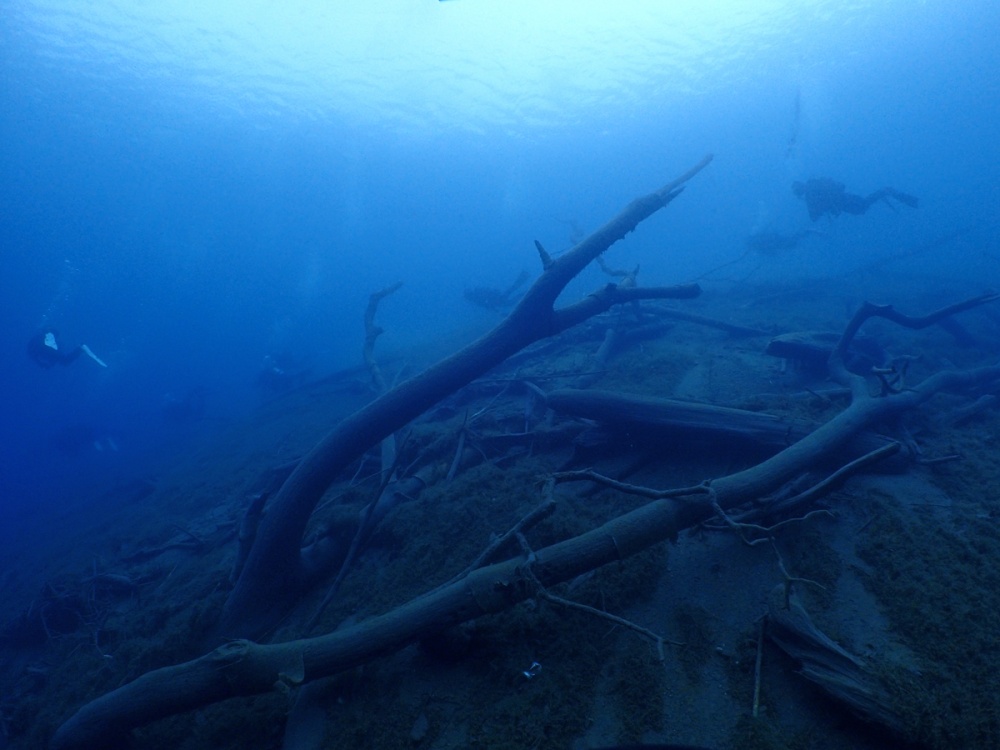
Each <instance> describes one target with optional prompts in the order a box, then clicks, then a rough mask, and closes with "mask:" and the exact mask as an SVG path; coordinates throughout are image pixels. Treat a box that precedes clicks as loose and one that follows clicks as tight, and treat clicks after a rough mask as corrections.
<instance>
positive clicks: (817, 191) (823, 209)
mask: <svg viewBox="0 0 1000 750" xmlns="http://www.w3.org/2000/svg"><path fill="white" fill-rule="evenodd" d="M792 193H794V194H795V196H796V197H797V198H801V199H802V200H804V201H805V203H806V208H807V209H809V218H810V219H812V220H813V221H818V220H819V218H820V217H821V216H823V215H825V214H829V215H830V216H839V215H840V214H842V213H844V214H854V215H860V214H863V213H865V212H866V211H867V210H868V209H869V208H871V207H872V206H873V205H874V204H876V203H878V202H879V201H885V203H887V204H888V205H889V206H893V204H892V202H891V200H896V201H899V202H900V203H902V204H904V205H906V206H909V207H910V208H917V206H918V205H919V200H918V199H917V198H916V196H913V195H910V194H909V193H904V192H902V191H899V190H896V189H895V188H891V187H886V188H882V189H881V190H876V191H875V192H874V193H871V194H869V195H867V196H864V195H857V194H856V193H848V192H847V189H846V188H845V187H844V183H842V182H837V181H836V180H831V179H830V178H829V177H819V178H813V179H810V180H806V181H805V182H798V181H796V182H793V183H792ZM890 199H891V200H890ZM893 207H894V206H893Z"/></svg>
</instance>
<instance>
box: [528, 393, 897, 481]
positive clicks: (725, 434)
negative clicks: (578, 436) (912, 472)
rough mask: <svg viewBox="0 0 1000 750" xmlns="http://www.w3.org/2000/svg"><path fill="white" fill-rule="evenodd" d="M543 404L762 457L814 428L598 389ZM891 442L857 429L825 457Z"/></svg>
mask: <svg viewBox="0 0 1000 750" xmlns="http://www.w3.org/2000/svg"><path fill="white" fill-rule="evenodd" d="M546 405H547V406H548V407H549V408H550V409H552V410H553V411H555V412H557V413H559V414H565V415H568V416H573V417H580V418H583V419H591V420H594V421H597V422H601V423H602V424H606V425H609V426H612V427H615V428H619V429H630V430H642V431H650V432H655V433H656V434H658V435H662V436H667V437H671V438H673V439H676V440H677V441H679V442H683V443H684V444H690V443H693V442H700V443H705V444H708V445H709V446H710V447H735V448H739V449H742V450H755V451H757V452H759V453H760V454H762V455H770V454H774V453H777V452H778V451H780V450H783V449H785V448H787V447H788V446H789V445H791V444H792V443H795V442H798V441H799V440H801V439H802V438H804V437H806V436H807V435H808V434H809V433H811V432H813V431H814V430H816V429H817V428H818V427H819V426H820V424H819V423H818V422H813V421H812V420H809V419H801V418H793V417H781V416H777V415H774V414H768V413H766V412H757V411H747V410H745V409H733V408H730V407H726V406H716V405H714V404H704V403H699V402H696V401H679V400H677V399H670V398H657V397H654V396H638V395H633V394H625V393H616V392H612V391H603V390H578V389H572V388H561V389H558V390H555V391H551V392H550V393H548V394H546ZM892 442H894V441H893V440H892V439H891V438H888V437H885V436H884V435H878V434H875V433H873V432H868V431H864V432H859V433H858V434H857V435H854V436H853V437H852V438H851V439H850V440H849V441H848V443H847V445H846V446H845V450H844V451H843V453H842V454H838V455H835V456H830V457H828V458H829V459H831V460H833V461H841V460H842V459H846V460H849V459H851V458H857V457H858V456H862V455H864V454H866V453H870V452H872V451H874V450H877V449H878V448H881V447H883V446H885V445H888V444H890V443H892ZM905 464H906V459H905V457H903V458H899V459H895V460H894V462H893V464H892V468H893V469H894V470H901V469H902V468H903V467H904V466H905Z"/></svg>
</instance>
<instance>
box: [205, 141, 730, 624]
mask: <svg viewBox="0 0 1000 750" xmlns="http://www.w3.org/2000/svg"><path fill="white" fill-rule="evenodd" d="M711 159H712V157H711V156H706V157H705V158H703V159H702V160H701V161H700V162H698V164H696V165H695V166H694V167H692V168H691V169H689V170H688V171H687V172H685V173H684V174H683V175H681V176H680V177H678V178H677V179H676V180H673V181H672V182H670V183H669V184H667V185H665V186H664V187H662V188H660V189H659V190H657V191H655V192H653V193H650V194H649V195H646V196H644V197H642V198H638V199H636V200H634V201H633V202H632V203H630V204H629V205H628V206H627V207H626V208H625V209H624V210H623V211H622V212H621V213H619V214H618V216H616V217H615V218H614V219H612V220H611V221H610V222H608V223H607V224H605V225H604V226H603V227H601V228H600V229H598V230H597V231H596V232H594V233H593V234H592V235H590V236H589V237H588V238H586V239H585V240H583V241H582V242H581V243H580V244H578V245H577V246H576V247H574V248H573V249H571V250H570V251H568V252H567V253H565V254H564V255H562V256H560V257H559V258H556V259H553V258H551V257H549V255H548V254H547V253H546V252H545V250H544V249H543V248H542V247H541V245H539V244H538V243H537V242H536V246H537V248H538V251H539V255H540V256H541V260H542V265H543V271H542V274H541V275H540V276H539V277H538V279H537V280H536V281H535V283H534V284H533V285H532V286H531V288H530V289H529V290H528V291H527V292H526V293H525V295H524V297H523V298H522V299H521V301H520V302H519V303H518V305H517V306H516V307H515V308H514V310H513V311H512V312H511V313H510V315H508V316H507V317H506V318H505V319H504V320H503V321H502V322H501V323H500V324H499V325H497V327H496V328H494V329H493V330H492V331H490V332H489V333H487V334H486V335H485V336H483V337H482V338H480V339H479V340H477V341H475V342H473V343H472V344H470V345H468V346H467V347H465V348H464V349H462V350H461V351H459V352H457V353H456V354H454V355H452V356H451V357H448V358H447V359H445V360H442V361H441V362H439V363H438V364H436V365H433V366H432V367H430V368H428V369H427V370H425V371H424V372H423V373H421V374H420V375H417V376H416V377H414V378H412V379H411V380H408V381H406V382H404V383H401V384H400V385H398V386H397V387H395V388H392V389H391V390H389V391H387V392H386V393H384V394H383V395H381V396H379V397H378V398H377V399H375V400H374V401H372V402H371V403H370V404H368V405H367V406H365V407H364V408H362V409H361V410H359V411H357V412H356V413H354V414H352V415H351V416H349V417H347V418H346V419H344V420H343V421H342V422H341V423H340V424H339V425H337V427H335V428H334V429H333V430H332V431H331V432H330V433H329V434H328V435H327V436H326V437H325V438H323V440H321V441H320V442H319V443H318V444H317V445H316V446H315V447H314V448H313V449H312V450H311V451H310V452H309V453H308V454H307V455H306V456H305V457H304V458H303V459H302V461H301V462H300V463H299V465H298V466H297V467H296V469H295V471H294V472H293V473H292V475H291V476H290V477H289V478H288V479H287V480H286V481H285V483H284V485H283V486H282V487H281V489H280V490H279V491H278V493H277V494H276V495H275V496H274V497H273V498H272V499H271V500H270V502H269V503H268V507H267V509H266V514H265V516H264V518H263V519H262V521H261V524H260V527H259V529H258V532H257V536H256V539H255V541H254V545H253V547H252V548H251V550H250V554H249V555H248V557H247V560H246V563H245V565H244V566H243V569H242V571H241V574H240V577H239V579H238V580H237V581H236V585H235V586H234V588H233V590H232V592H231V593H230V595H229V598H228V600H227V601H226V603H225V606H224V607H223V611H222V615H221V617H220V620H219V625H218V628H217V632H216V636H217V637H218V638H220V639H222V638H235V637H251V638H260V637H261V636H263V635H265V634H266V633H267V632H268V631H269V630H270V629H272V628H273V627H274V626H275V624H276V623H277V622H278V621H280V619H281V618H282V617H283V616H284V614H285V613H286V612H287V611H288V609H289V608H290V607H291V606H292V605H293V604H294V603H295V602H296V601H297V600H298V598H299V597H300V595H301V593H302V591H303V590H304V589H305V588H306V587H307V586H309V585H310V584H311V583H312V582H313V580H314V579H315V577H316V574H317V571H315V570H312V569H311V568H310V567H309V566H308V565H306V564H305V563H304V562H303V559H302V556H301V554H300V547H301V542H302V536H303V534H304V532H305V529H306V524H307V523H308V521H309V517H310V516H311V515H312V512H313V510H314V509H315V507H316V504H317V503H318V502H319V499H320V498H321V497H322V495H323V493H324V492H325V491H326V490H327V488H328V487H329V486H330V484H332V483H333V481H334V480H335V479H336V478H337V476H338V475H339V474H340V473H341V472H342V471H343V470H344V469H345V468H346V467H347V466H348V465H349V464H350V462H351V461H353V460H354V459H356V458H357V457H358V456H359V455H361V454H362V453H363V452H364V451H366V450H368V448H369V447H371V446H373V445H376V444H377V443H378V442H379V441H381V440H382V439H383V438H385V437H386V436H387V435H390V434H391V433H393V432H395V431H396V430H399V429H400V428H402V427H403V426H405V425H406V424H407V423H409V422H410V421H411V420H413V419H414V418H416V417H418V416H419V415H420V414H422V413H423V412H424V411H426V410H427V409H428V408H429V407H431V406H433V405H434V404H435V403H437V402H438V401H440V400H441V399H442V398H444V397H445V396H448V395H449V394H451V393H453V392H454V391H456V390H457V389H459V388H461V387H462V386H464V385H466V384H467V383H469V382H470V381H472V380H474V379H475V378H477V377H479V376H480V375H482V374H483V373H485V372H487V371H488V370H490V369H491V368H492V367H495V366H496V365H498V364H500V363H501V362H503V361H504V360H505V359H506V358H507V357H509V356H510V355H511V354H514V353H515V352H517V351H519V350H520V349H523V348H524V347H525V346H527V345H528V344H531V343H533V342H535V341H537V340H539V339H542V338H545V337H548V336H552V335H555V334H557V333H559V332H560V331H563V330H565V329H567V328H569V327H571V326H573V325H576V324H577V323H580V322H582V321H583V320H586V319H587V318H589V317H591V316H593V315H595V314H597V313H599V312H603V311H604V310H607V309H608V308H609V307H611V306H612V305H615V304H619V303H622V302H628V301H631V300H635V299H645V298H671V297H673V298H678V297H694V296H696V295H697V294H698V293H699V291H700V290H699V289H698V287H697V286H696V285H686V286H681V287H667V288H652V289H641V288H619V287H618V286H616V285H614V284H609V285H607V286H606V287H604V288H602V289H600V290H598V291H597V292H596V293H594V294H592V295H590V296H589V297H587V298H586V299H584V300H582V301H580V302H578V303H576V304H573V305H569V306H567V307H564V308H560V309H555V307H554V305H555V302H556V298H557V297H558V296H559V294H560V293H561V292H562V291H563V289H565V287H566V285H567V284H568V283H569V282H570V281H571V280H572V279H573V278H575V277H576V276H577V274H579V273H580V272H581V271H582V270H583V269H584V268H585V267H586V266H587V265H588V264H589V263H590V262H592V261H593V260H594V259H595V258H597V256H599V255H600V254H601V253H603V252H604V251H605V250H607V249H608V248H609V247H611V246H612V245H613V244H614V243H615V242H617V241H618V240H620V239H622V238H623V237H624V236H625V235H627V234H628V233H629V232H631V231H632V230H633V229H635V228H636V226H637V225H638V224H639V223H640V222H641V221H643V220H644V219H646V218H648V217H649V216H651V215H652V214H654V213H655V212H656V211H658V210H659V209H661V208H663V207H664V206H665V205H666V204H667V203H669V202H670V201H671V200H673V199H674V198H675V197H677V195H679V194H680V191H681V189H682V187H683V185H684V183H686V182H687V181H688V180H690V179H691V178H692V177H694V176H695V175H696V174H697V173H698V172H700V171H701V170H702V169H704V168H705V166H707V165H708V163H709V162H710V161H711Z"/></svg>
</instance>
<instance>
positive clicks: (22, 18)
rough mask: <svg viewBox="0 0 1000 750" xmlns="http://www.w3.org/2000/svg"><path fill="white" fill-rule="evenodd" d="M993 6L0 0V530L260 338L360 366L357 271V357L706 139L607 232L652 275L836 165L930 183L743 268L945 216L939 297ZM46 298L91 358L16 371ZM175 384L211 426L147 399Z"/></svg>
mask: <svg viewBox="0 0 1000 750" xmlns="http://www.w3.org/2000/svg"><path fill="white" fill-rule="evenodd" d="M702 5H711V6H712V8H711V9H710V10H705V9H704V8H700V6H702ZM142 6H149V7H142ZM203 6H204V7H203ZM206 8H207V9H206ZM997 29H1000V6H998V5H996V4H995V3H993V2H990V1H989V0H963V2H960V3H957V2H952V1H950V0H949V1H947V2H946V1H945V0H928V1H926V2H916V0H881V1H878V2H860V1H859V2H851V3H844V2H826V1H819V0H817V1H815V2H806V1H805V0H794V1H789V2H777V1H774V2H767V3H764V2H760V3H742V2H739V3H736V2H734V3H711V4H707V3H683V2H669V3H668V2H623V3H619V2H608V3H597V2H586V3H584V2H569V1H568V0H552V1H551V2H538V1H537V0H536V1H535V2H528V1H527V0H525V1H523V2H514V1H511V0H449V2H435V1H434V0H369V1H366V2H357V3H352V4H350V5H348V4H347V3H342V2H337V3H328V2H327V3H323V2H290V3H280V4H279V3H265V2H241V3H223V2H213V3H195V2H191V3H183V2H162V3H135V2H124V1H122V2H110V1H108V2H96V1H94V2H81V1H80V0H39V1H35V2H32V1H31V0H5V1H4V3H3V8H2V10H0V212H2V214H0V259H2V266H0V320H2V321H3V325H2V328H0V350H2V351H3V356H2V357H0V382H2V384H3V385H2V394H3V396H2V400H0V445H2V453H0V503H2V504H3V508H4V516H3V517H4V518H6V519H8V521H7V522H5V524H4V527H5V529H6V530H8V531H10V530H12V529H14V528H16V524H15V523H14V522H13V521H12V520H11V519H13V518H14V517H16V516H18V515H20V514H21V513H22V512H24V511H25V509H32V510H33V511H41V512H45V510H46V509H47V508H51V507H54V506H56V505H59V504H68V505H72V504H74V503H77V502H81V501H82V500H83V499H84V498H85V497H86V496H87V495H88V494H92V493H95V492H100V491H101V490H102V488H107V487H110V486H113V485H114V484H115V483H116V482H121V481H125V480H127V479H128V478H129V477H132V476H137V475H140V476H141V475H142V474H143V472H147V471H153V470H154V469H155V467H156V466H157V465H158V464H159V463H161V462H163V461H167V460H169V457H170V456H171V455H173V452H175V451H178V450H182V449H183V447H184V445H186V444H187V441H190V440H193V439H195V438H196V437H197V436H201V437H203V436H204V435H205V434H206V432H208V433H210V432H211V431H212V430H213V429H216V428H219V427H222V426H224V425H228V424H232V423H233V422H235V421H238V420H239V419H241V418H243V417H245V416H246V415H247V414H248V413H250V412H251V411H252V410H253V409H254V408H255V407H256V406H257V404H258V403H259V401H260V398H261V393H260V392H259V388H258V385H257V376H258V373H259V372H260V370H261V367H262V361H263V358H264V357H265V356H266V355H269V354H270V355H281V356H283V357H287V358H288V361H291V362H294V363H295V366H296V367H299V368H302V369H304V370H308V372H309V373H310V374H311V375H313V376H316V377H320V376H322V375H324V374H326V373H329V372H332V371H334V370H336V369H338V368H343V367H349V366H353V365H355V364H357V363H358V362H359V361H360V347H361V343H362V326H361V318H362V314H363V310H364V307H365V305H366V303H367V297H368V294H369V293H370V292H372V291H374V290H376V289H379V288H381V287H384V286H386V285H388V284H391V283H393V282H396V281H404V282H405V286H404V287H403V288H402V290H401V291H400V292H398V293H397V294H396V295H394V296H393V297H392V298H391V299H390V300H387V301H386V303H385V304H384V305H383V308H382V310H381V313H380V320H381V322H382V324H383V326H384V327H385V328H386V329H387V333H386V335H385V337H384V338H383V340H382V341H381V342H380V346H381V347H383V349H382V351H392V350H394V349H396V350H401V351H402V350H406V349H407V348H408V347H412V346H414V345H419V344H420V342H423V341H429V340H434V339H436V338H440V337H442V335H444V334H450V333H452V332H463V331H467V330H476V329H480V328H482V327H483V326H486V325H488V324H489V323H490V322H491V321H492V320H493V319H494V318H492V317H491V316H490V315H489V314H488V313H486V312H484V311H482V310H478V309H476V308H473V307H470V306H469V305H468V304H467V303H466V302H464V300H463V299H462V291H463V290H464V289H465V288H466V287H469V286H477V285H491V286H505V285H506V284H507V282H508V281H510V280H511V279H513V278H514V277H515V276H516V275H517V274H518V273H519V272H520V271H521V270H522V269H529V270H531V271H532V272H536V271H537V258H536V257H534V250H533V244H532V241H533V240H534V239H536V238H537V239H538V240H540V241H542V242H543V243H544V244H545V245H546V246H547V247H548V248H549V249H550V250H551V251H553V252H558V251H560V250H563V249H565V248H566V247H568V246H569V245H570V242H571V241H570V236H571V234H572V232H573V230H574V227H578V228H579V229H582V230H587V229H593V228H595V227H596V226H598V225H599V224H600V223H602V222H603V221H605V220H606V219H608V218H610V216H612V215H613V214H614V212H615V211H617V210H618V209H619V208H620V207H621V206H622V205H623V204H624V203H625V202H627V201H628V200H630V199H631V198H633V197H635V196H637V195H639V194H642V193H644V192H646V191H649V190H651V189H653V188H655V187H658V186H659V185H661V184H663V183H664V182H666V181H668V180H669V179H671V178H672V177H673V176H675V175H677V174H679V173H680V172H682V171H683V170H685V169H686V168H687V167H688V166H690V165H691V164H693V163H694V162H696V161H697V160H698V159H699V158H700V157H701V156H702V155H703V154H704V153H707V152H713V153H715V155H716V158H715V161H714V163H713V164H712V166H711V167H710V168H709V169H708V170H707V171H706V172H705V173H703V174H702V175H701V176H699V177H698V178H697V179H696V180H695V181H694V182H692V183H691V185H690V186H689V187H688V189H687V191H686V192H685V194H684V195H683V196H682V197H681V198H680V199H678V201H677V202H676V203H675V204H674V205H672V206H671V207H669V208H668V209H667V210H666V211H664V212H662V214H661V215H659V216H657V217H655V218H654V219H652V220H651V221H649V222H648V223H646V224H644V225H643V227H641V229H640V231H638V232H637V233H635V234H634V235H633V236H631V237H630V238H628V239H627V240H626V241H625V242H624V243H622V245H621V247H619V248H618V249H617V250H616V252H617V253H618V254H617V255H616V256H615V257H614V258H611V260H612V261H616V262H620V263H621V264H622V265H627V264H632V263H635V262H641V264H642V269H643V270H642V276H641V278H640V280H641V281H643V282H644V283H647V284H667V283H676V282H681V281H686V280H690V279H695V278H698V277H699V276H701V275H702V274H704V273H705V272H706V271H708V270H710V269H712V268H715V267H716V266H719V265H721V264H724V263H726V262H728V261H731V260H734V259H737V258H739V257H740V256H741V255H742V253H743V252H744V249H745V244H744V243H745V239H746V237H747V236H748V235H749V234H751V233H752V232H754V231H758V230H761V229H767V228H770V229H775V230H780V231H794V230H798V229H802V228H804V227H807V226H810V224H809V221H808V217H807V215H806V213H805V209H804V207H803V205H802V204H801V203H800V202H799V201H797V200H796V199H795V198H794V197H793V196H792V195H791V193H790V190H789V186H790V184H791V182H792V181H793V180H795V179H802V178H806V177H810V176H831V177H835V178H836V179H838V180H841V181H842V182H844V183H846V184H847V185H848V187H849V188H850V189H852V190H856V191H857V192H862V193H864V192H869V191H872V190H874V189H876V188H879V187H882V186H884V185H893V186H894V187H897V188H900V189H903V190H906V191H907V192H910V193H913V194H916V195H918V196H919V197H920V199H921V207H920V208H919V209H918V210H917V211H911V210H909V209H902V210H900V211H898V212H894V211H891V210H888V209H887V208H884V207H876V208H874V209H873V210H872V211H870V212H869V213H868V214H866V215H865V216H863V217H841V218H840V219H838V220H836V221H828V220H824V221H822V222H820V223H819V224H818V225H817V227H818V228H819V229H820V230H821V231H822V232H823V240H822V242H818V243H810V244H809V246H808V247H804V248H801V249H800V250H799V251H797V252H796V253H793V254H790V255H786V256H784V257H782V258H780V259H778V260H773V259H772V260H767V259H763V260H762V261H761V264H762V267H761V268H760V269H759V270H758V272H757V273H758V275H757V279H758V280H766V279H767V278H769V277H773V278H782V279H785V280H789V279H791V280H794V279H796V278H799V277H809V278H815V277H823V276H825V275H834V274H837V273H841V272H843V271H844V270H845V269H850V268H851V267H853V266H856V265H859V264H863V263H866V262H869V261H870V260H871V259H872V258H878V257H882V256H889V255H892V254H894V253H899V252H904V251H907V249H910V248H914V247H919V246H920V245H921V244H923V243H930V242H933V241H934V239H935V238H937V237H940V236H942V235H945V234H948V233H950V232H957V231H959V230H961V231H962V232H963V233H962V234H961V236H960V237H959V238H958V239H957V240H955V241H954V242H950V243H948V244H946V245H944V246H943V247H944V249H943V250H941V251H940V252H935V253H932V254H923V255H919V256H917V258H916V260H915V261H914V263H917V264H919V266H920V268H919V269H918V270H920V271H921V272H922V273H923V274H924V278H931V279H935V281H933V282H927V283H929V284H930V285H931V286H933V285H935V284H940V286H941V288H942V289H944V288H945V287H947V288H948V289H952V288H954V289H960V290H961V291H962V294H961V295H959V296H966V295H967V294H968V293H976V292H979V291H981V290H982V289H984V288H987V287H990V286H993V287H996V286H998V284H997V274H998V271H997V269H998V267H1000V263H998V262H997V257H998V254H1000V253H998V247H997V240H996V236H997V230H998V228H1000V220H998V206H1000V188H998V185H1000V180H998V175H997V168H998V167H997V165H998V164H1000V138H998V137H997V127H996V123H997V122H998V121H1000V90H998V89H1000V83H998V77H997V75H996V71H997V70H998V69H1000V65H998V63H1000V52H998V49H997V45H996V40H995V36H996V30H997ZM601 281H602V278H601V276H600V275H599V274H598V273H597V272H596V271H588V272H587V273H586V274H585V275H584V276H583V277H582V278H581V279H580V281H579V282H578V283H577V284H576V285H574V286H573V287H572V289H571V292H570V293H571V294H574V295H579V294H581V293H584V292H585V291H586V290H587V289H589V288H591V287H593V286H594V285H595V284H597V283H600V282H601ZM907 283H908V282H907ZM930 291H934V290H933V289H931V290H930ZM46 324H51V325H54V326H56V327H57V328H58V329H59V332H60V334H61V337H62V339H63V342H64V345H65V346H70V347H71V346H75V345H77V344H80V343H86V344H88V345H90V346H91V348H92V349H93V350H94V351H95V352H96V353H97V354H98V355H99V356H100V357H101V358H103V359H104V360H105V361H106V362H107V364H108V367H107V368H106V369H102V368H100V367H98V366H97V365H96V364H95V363H93V362H90V361H87V360H86V359H85V358H84V359H80V360H78V361H77V362H75V363H74V364H73V365H72V366H69V367H65V368H62V367H60V368H53V369H52V370H43V369H41V368H39V367H37V366H36V365H35V364H34V363H33V362H32V361H31V360H29V359H28V358H27V357H26V356H25V346H26V343H27V340H28V339H29V337H30V336H31V335H32V334H33V333H34V332H35V331H37V330H38V329H39V328H40V327H41V326H43V325H46ZM192 391H194V392H197V393H200V394H203V395H204V399H205V413H204V415H203V416H202V418H200V419H197V420H190V421H183V420H182V421H181V422H180V423H178V422H176V421H171V420H169V419H165V418H164V413H163V412H164V405H165V404H166V403H167V402H168V401H169V400H170V399H171V398H175V397H178V396H183V395H184V394H187V393H189V392H192ZM74 430H76V431H77V432H74ZM73 434H83V435H84V439H80V440H77V441H76V442H75V443H74V444H73V445H72V446H69V447H67V446H66V445H65V443H66V442H67V440H68V441H69V442H71V443H72V442H73V440H72V439H70V438H66V436H67V435H69V436H72V435H73ZM60 436H63V438H64V439H63V440H62V441H61V442H62V443H63V445H62V447H60V439H59V438H60ZM109 439H110V442H109ZM95 443H96V445H95ZM112 443H113V445H112ZM98 447H100V448H101V449H100V450H98Z"/></svg>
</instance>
